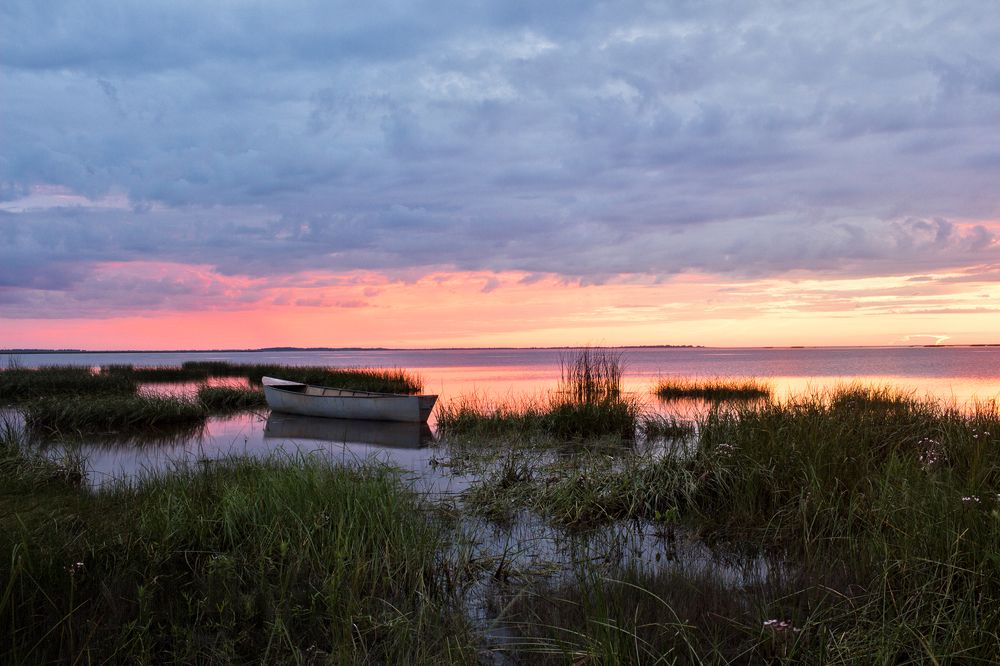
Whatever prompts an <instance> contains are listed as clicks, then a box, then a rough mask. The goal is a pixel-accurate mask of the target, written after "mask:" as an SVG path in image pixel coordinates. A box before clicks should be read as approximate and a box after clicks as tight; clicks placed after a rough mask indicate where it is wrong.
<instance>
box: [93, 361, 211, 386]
mask: <svg viewBox="0 0 1000 666" xmlns="http://www.w3.org/2000/svg"><path fill="white" fill-rule="evenodd" d="M101 373H102V374H108V375H122V376H125V377H131V378H133V379H134V380H135V381H138V382H150V383H154V382H187V381H200V380H204V379H207V378H208V377H209V372H208V371H207V370H205V369H202V368H195V367H186V366H182V367H175V366H162V365H150V366H135V365H129V364H112V365H102V366H101Z"/></svg>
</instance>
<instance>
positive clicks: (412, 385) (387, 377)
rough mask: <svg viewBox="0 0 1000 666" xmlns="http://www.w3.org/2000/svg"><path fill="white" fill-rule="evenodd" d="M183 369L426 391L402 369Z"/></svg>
mask: <svg viewBox="0 0 1000 666" xmlns="http://www.w3.org/2000/svg"><path fill="white" fill-rule="evenodd" d="M181 367H182V369H184V370H185V371H189V372H198V371H204V372H207V373H208V374H209V375H210V376H216V377H246V378H247V380H249V381H250V382H251V383H254V384H260V383H261V378H262V377H278V378H280V379H288V380H290V381H295V382H303V383H306V384H318V385H321V386H333V387H337V388H348V389H353V390H357V391H375V392H377V393H419V392H420V391H421V390H422V389H423V382H422V381H421V379H420V378H419V377H417V376H416V375H414V374H412V373H410V372H407V371H406V370H402V369H398V368H392V369H382V368H328V367H324V366H297V365H277V364H271V363H226V362H223V361H189V362H187V363H184V365H183V366H181Z"/></svg>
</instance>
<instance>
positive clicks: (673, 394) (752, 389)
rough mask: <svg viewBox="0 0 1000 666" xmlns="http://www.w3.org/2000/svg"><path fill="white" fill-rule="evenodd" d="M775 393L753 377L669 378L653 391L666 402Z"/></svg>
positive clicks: (658, 384)
mask: <svg viewBox="0 0 1000 666" xmlns="http://www.w3.org/2000/svg"><path fill="white" fill-rule="evenodd" d="M773 391H774V389H773V388H772V387H771V385H770V384H768V383H767V382H765V381H762V380H760V379H756V378H753V377H746V378H728V377H715V378H704V379H700V378H694V377H667V378H663V379H661V380H660V381H659V382H658V383H657V385H656V387H655V388H654V389H653V393H655V394H656V395H657V396H659V397H660V398H662V399H664V400H680V399H684V398H697V399H702V400H713V401H718V400H757V399H761V398H770V397H771V395H772V393H773Z"/></svg>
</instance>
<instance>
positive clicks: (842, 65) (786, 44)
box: [0, 0, 1000, 349]
mask: <svg viewBox="0 0 1000 666" xmlns="http://www.w3.org/2000/svg"><path fill="white" fill-rule="evenodd" d="M993 342H1000V8H998V6H997V5H996V3H995V2H992V1H986V0H983V1H979V2H972V1H969V2H966V1H960V0H956V1H948V2H943V1H936V2H919V1H907V2H893V1H891V0H879V1H878V2H854V1H850V0H847V1H842V2H832V3H831V2H767V1H761V2H713V1H711V0H698V1H694V0H691V1H687V0H678V1H671V2H629V1H617V0H616V1H615V2H583V1H577V0H574V1H572V2H570V1H568V0H565V1H554V2H539V1H537V0H535V1H531V2H528V1H525V2H520V1H516V0H502V1H496V2H493V1H479V2H477V1H466V0H463V1H462V2H421V1H409V2H374V1H373V2H365V3H358V2H349V3H345V2H329V1H315V2H313V1H305V0H302V1H300V0H283V1H282V2H252V1H250V0H220V1H218V2H208V3H206V2H204V1H203V0H199V1H194V0H169V1H162V2H161V1H159V0H148V1H144V2H135V3H122V2H120V1H118V0H86V1H83V0H80V1H66V0H53V1H50V2H37V0H5V1H4V3H3V4H2V5H0V347H5V348H88V349H177V348H182V349H195V348H245V347H263V346H277V345H289V346H332V347H337V346H389V347H428V346H430V347H440V346H533V345H538V346H545V345H576V344H596V345H601V344H608V345H629V344H641V345H655V344H695V345H719V346H741V345H838V344H849V345H854V344H863V345H899V344H966V343H993Z"/></svg>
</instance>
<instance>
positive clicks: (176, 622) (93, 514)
mask: <svg viewBox="0 0 1000 666" xmlns="http://www.w3.org/2000/svg"><path fill="white" fill-rule="evenodd" d="M0 493H2V494H0V502H2V503H3V506H2V509H0V527H2V529H0V549H2V550H3V552H4V553H6V556H5V557H3V558H0V626H2V627H3V630H2V631H0V660H3V661H4V662H5V663H55V662H59V663H63V662H65V663H69V662H74V663H76V662H84V663H105V662H108V661H115V662H136V663H165V662H171V663H251V662H253V663H328V662H336V663H418V664H419V663H423V664H430V663H442V662H447V663H456V662H458V663H463V662H464V663H470V662H472V661H474V658H473V657H472V656H471V655H472V648H471V647H470V646H471V640H470V639H469V635H470V634H469V632H468V630H467V627H466V625H465V622H464V620H463V619H462V618H461V616H460V615H459V614H458V613H457V612H456V611H453V610H451V608H450V607H449V606H448V605H447V604H446V601H447V599H448V595H447V591H446V590H444V589H443V586H442V583H441V577H440V576H439V575H438V573H437V572H438V569H439V566H440V560H439V557H440V552H441V551H442V549H443V546H444V544H446V543H447V540H446V536H445V535H446V533H445V531H444V530H443V528H442V527H441V526H440V525H438V524H437V523H435V522H434V521H433V520H431V519H430V518H429V517H428V516H429V515H430V514H429V512H428V513H425V512H423V511H422V507H421V503H420V500H419V498H418V497H417V496H415V495H414V494H413V493H412V492H411V491H410V490H408V489H406V488H405V487H404V486H403V485H402V484H401V482H400V481H399V479H398V477H397V475H396V473H395V472H393V471H392V470H390V469H388V468H386V467H384V466H380V465H368V464H366V465H361V466H358V467H352V468H344V467H339V468H334V467H330V466H329V464H328V463H327V462H325V461H322V460H318V459H311V458H306V459H270V460H263V461H261V460H256V461H255V460H231V461H224V462H217V463H214V464H212V465H211V466H207V467H203V468H200V469H183V470H180V471H178V472H177V473H175V474H172V475H169V476H166V477H162V478H150V479H146V480H145V481H144V482H142V483H140V484H138V485H134V486H125V485H119V486H114V487H111V488H108V489H104V490H101V491H99V492H85V491H78V490H73V489H68V490H67V489H62V490H60V491H59V492H58V493H56V492H45V493H35V496H33V497H32V498H31V500H32V501H33V502H36V503H38V502H39V501H43V502H44V503H45V504H46V506H47V510H46V512H45V513H44V514H43V515H40V516H39V520H23V519H21V518H20V517H19V515H18V513H13V512H11V510H10V508H11V507H12V506H15V507H16V506H18V503H19V502H21V501H22V500H23V495H22V493H21V492H20V489H19V487H18V486H16V484H12V481H11V480H10V479H9V478H5V479H3V480H2V481H0Z"/></svg>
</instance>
